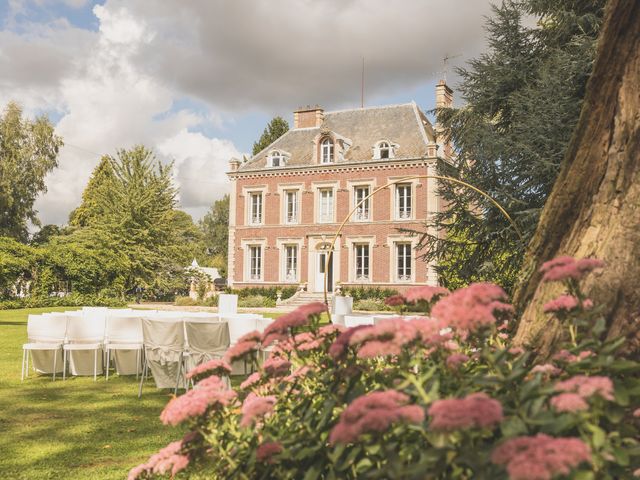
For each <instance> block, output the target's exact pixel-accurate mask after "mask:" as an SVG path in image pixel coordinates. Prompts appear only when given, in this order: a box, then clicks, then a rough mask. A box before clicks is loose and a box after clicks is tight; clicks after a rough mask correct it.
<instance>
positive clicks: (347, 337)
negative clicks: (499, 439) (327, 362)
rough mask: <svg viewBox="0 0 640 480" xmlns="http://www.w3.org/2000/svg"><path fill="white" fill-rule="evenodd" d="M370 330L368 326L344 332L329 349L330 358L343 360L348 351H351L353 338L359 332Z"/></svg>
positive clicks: (360, 326) (352, 328)
mask: <svg viewBox="0 0 640 480" xmlns="http://www.w3.org/2000/svg"><path fill="white" fill-rule="evenodd" d="M365 328H369V327H368V326H367V325H358V326H356V327H351V328H348V329H347V330H345V331H344V332H342V333H341V334H340V335H338V336H337V337H336V339H335V340H334V342H333V343H332V344H331V346H330V347H329V356H330V357H331V358H333V359H334V360H341V359H343V358H344V357H345V356H346V354H347V350H348V349H349V344H350V342H351V337H352V336H353V335H354V334H355V333H356V332H357V331H359V330H362V329H365Z"/></svg>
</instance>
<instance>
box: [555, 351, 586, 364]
mask: <svg viewBox="0 0 640 480" xmlns="http://www.w3.org/2000/svg"><path fill="white" fill-rule="evenodd" d="M592 356H593V352H592V351H591V350H584V351H582V352H580V353H578V355H573V354H572V353H571V352H569V350H564V349H563V350H560V351H559V352H558V353H556V354H555V355H554V356H553V359H554V360H555V361H557V362H566V363H576V362H581V361H582V360H585V359H586V358H589V357H592Z"/></svg>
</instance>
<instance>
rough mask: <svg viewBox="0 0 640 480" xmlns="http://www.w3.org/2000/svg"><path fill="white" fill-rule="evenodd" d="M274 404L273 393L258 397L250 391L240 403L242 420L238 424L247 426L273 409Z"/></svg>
mask: <svg viewBox="0 0 640 480" xmlns="http://www.w3.org/2000/svg"><path fill="white" fill-rule="evenodd" d="M275 404H276V397H275V396H274V395H269V396H266V397H259V396H258V395H256V394H254V393H253V392H252V393H250V394H249V395H247V398H245V399H244V402H243V403H242V420H241V421H240V426H241V427H249V426H251V425H253V424H254V423H256V422H258V421H259V420H260V419H262V418H263V417H264V416H265V415H267V414H269V413H271V412H272V411H273V407H274V405H275Z"/></svg>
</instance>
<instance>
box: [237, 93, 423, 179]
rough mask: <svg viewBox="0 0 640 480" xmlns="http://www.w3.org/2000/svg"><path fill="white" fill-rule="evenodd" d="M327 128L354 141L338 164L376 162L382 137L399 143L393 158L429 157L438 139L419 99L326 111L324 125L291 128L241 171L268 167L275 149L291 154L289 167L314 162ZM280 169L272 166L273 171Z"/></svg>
mask: <svg viewBox="0 0 640 480" xmlns="http://www.w3.org/2000/svg"><path fill="white" fill-rule="evenodd" d="M327 130H328V131H331V132H333V134H335V135H336V136H337V137H343V138H346V139H348V141H349V142H351V146H350V148H349V149H348V150H347V151H346V153H345V154H344V159H343V160H336V163H356V162H366V161H372V160H373V147H374V146H375V145H376V144H377V143H378V142H380V141H381V140H387V141H389V142H391V143H392V144H396V145H397V147H396V148H395V149H394V156H393V160H402V159H415V158H422V157H426V154H427V144H428V143H430V142H433V141H434V132H433V128H432V126H431V124H430V123H429V121H428V120H427V118H426V117H425V115H424V114H423V113H422V112H421V111H420V109H419V108H418V107H417V105H416V104H415V102H412V103H406V104H401V105H387V106H381V107H367V108H358V109H352V110H338V111H333V112H324V121H323V123H322V125H321V126H320V127H312V128H298V129H291V130H289V131H288V132H287V133H285V134H284V135H282V136H281V137H280V138H279V139H277V140H276V141H275V142H273V143H272V144H271V145H269V146H268V147H267V148H265V149H264V150H262V151H261V152H259V153H258V154H256V155H255V156H253V157H252V158H250V159H249V160H248V161H246V162H244V163H242V164H241V165H240V167H239V169H238V171H240V172H241V171H243V170H259V169H262V168H265V167H267V157H268V155H269V153H270V152H271V151H273V150H281V151H284V152H286V153H287V154H290V157H289V158H288V160H287V164H286V167H299V166H305V165H313V164H314V157H313V152H314V148H315V147H314V139H315V138H316V137H317V136H318V134H319V133H320V132H325V131H327ZM276 169H277V167H275V168H274V167H269V170H276Z"/></svg>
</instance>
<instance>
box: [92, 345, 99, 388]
mask: <svg viewBox="0 0 640 480" xmlns="http://www.w3.org/2000/svg"><path fill="white" fill-rule="evenodd" d="M96 380H98V349H97V348H96V350H95V352H94V354H93V381H94V382H95V381H96Z"/></svg>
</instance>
